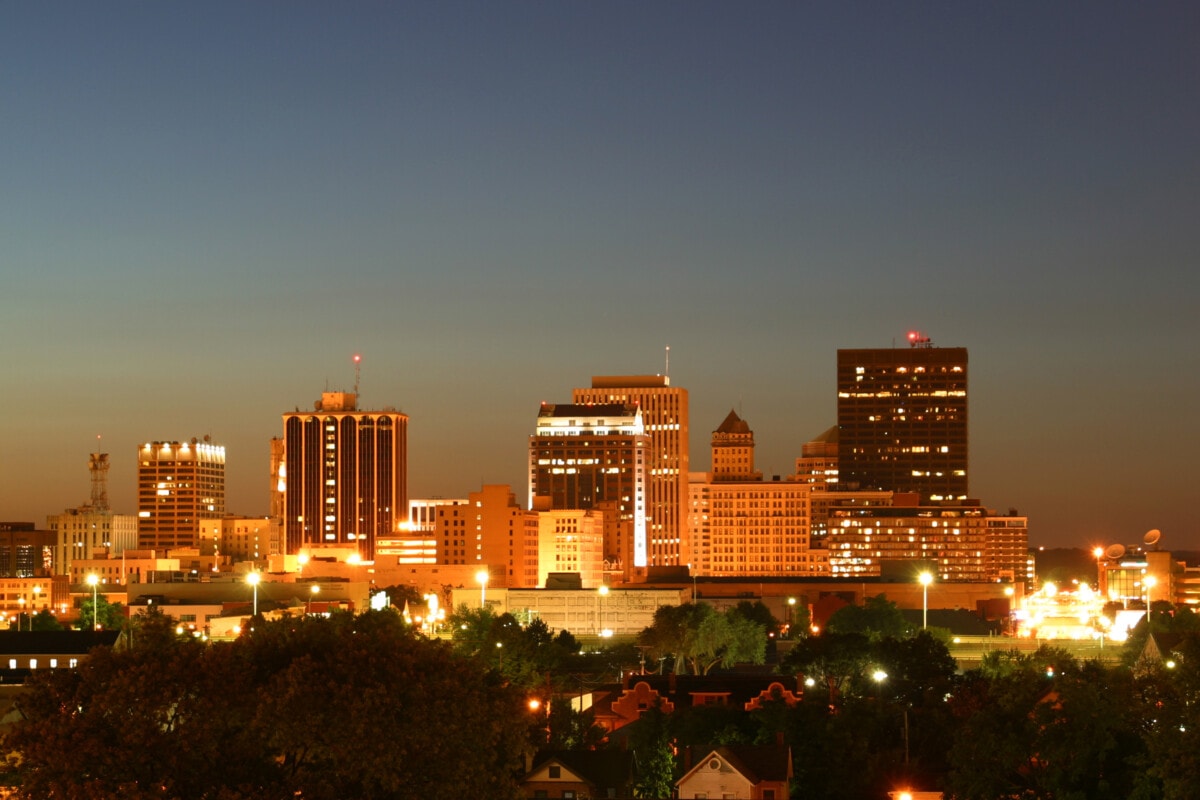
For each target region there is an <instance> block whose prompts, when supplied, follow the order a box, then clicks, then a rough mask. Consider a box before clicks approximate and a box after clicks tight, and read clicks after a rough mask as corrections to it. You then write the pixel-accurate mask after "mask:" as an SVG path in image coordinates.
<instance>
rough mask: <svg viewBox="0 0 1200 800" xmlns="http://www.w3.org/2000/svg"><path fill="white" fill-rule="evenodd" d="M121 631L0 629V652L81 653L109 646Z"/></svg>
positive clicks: (29, 653)
mask: <svg viewBox="0 0 1200 800" xmlns="http://www.w3.org/2000/svg"><path fill="white" fill-rule="evenodd" d="M120 633H121V632H120V631H0V655H2V656H25V655H47V656H50V655H61V656H68V655H84V654H86V653H87V652H88V651H90V650H91V649H92V648H94V647H100V646H105V647H112V645H113V643H114V642H116V641H117V637H118V636H119V635H120Z"/></svg>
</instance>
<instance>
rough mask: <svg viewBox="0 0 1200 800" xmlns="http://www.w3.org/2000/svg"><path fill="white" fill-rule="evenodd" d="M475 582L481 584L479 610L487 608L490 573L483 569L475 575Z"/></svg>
mask: <svg viewBox="0 0 1200 800" xmlns="http://www.w3.org/2000/svg"><path fill="white" fill-rule="evenodd" d="M475 580H476V581H477V582H478V583H479V608H480V609H484V608H487V582H488V571H487V570H486V569H481V570H479V572H476V573H475Z"/></svg>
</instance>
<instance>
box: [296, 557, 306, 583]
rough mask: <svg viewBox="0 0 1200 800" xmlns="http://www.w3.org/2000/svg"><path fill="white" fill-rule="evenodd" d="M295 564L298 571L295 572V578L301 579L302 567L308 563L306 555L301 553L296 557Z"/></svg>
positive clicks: (302, 575) (302, 574)
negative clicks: (297, 566)
mask: <svg viewBox="0 0 1200 800" xmlns="http://www.w3.org/2000/svg"><path fill="white" fill-rule="evenodd" d="M296 563H297V564H298V565H299V569H297V570H296V572H297V573H298V575H297V577H298V578H303V577H304V565H305V564H307V563H308V553H301V554H300V555H298V556H296Z"/></svg>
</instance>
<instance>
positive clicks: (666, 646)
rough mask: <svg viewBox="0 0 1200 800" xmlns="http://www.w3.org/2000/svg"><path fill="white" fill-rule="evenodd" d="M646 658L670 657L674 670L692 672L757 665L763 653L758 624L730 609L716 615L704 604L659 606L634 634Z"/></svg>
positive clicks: (764, 641) (761, 633)
mask: <svg viewBox="0 0 1200 800" xmlns="http://www.w3.org/2000/svg"><path fill="white" fill-rule="evenodd" d="M638 644H639V645H641V646H642V647H644V648H645V649H646V655H647V656H649V657H650V658H656V659H661V658H667V657H674V659H675V671H676V672H677V673H680V672H683V671H684V669H685V667H687V666H688V665H690V666H691V669H692V672H693V673H694V674H696V675H704V674H707V673H708V672H709V671H710V670H712V669H713V668H714V667H716V666H718V665H723V666H732V665H733V664H737V663H753V664H761V663H762V662H763V660H764V657H765V654H766V645H767V640H766V631H765V630H764V629H763V627H762V625H760V624H758V623H757V622H753V621H751V620H749V619H747V618H745V617H744V616H741V615H740V614H737V613H735V612H733V611H731V612H729V613H726V614H720V613H718V612H717V611H716V610H715V609H713V607H712V606H710V605H708V604H707V603H684V604H683V605H679V606H662V607H660V608H659V609H658V610H656V611H655V612H654V622H653V623H652V624H651V625H650V627H648V628H646V629H644V630H643V631H642V633H641V634H640V635H639V636H638Z"/></svg>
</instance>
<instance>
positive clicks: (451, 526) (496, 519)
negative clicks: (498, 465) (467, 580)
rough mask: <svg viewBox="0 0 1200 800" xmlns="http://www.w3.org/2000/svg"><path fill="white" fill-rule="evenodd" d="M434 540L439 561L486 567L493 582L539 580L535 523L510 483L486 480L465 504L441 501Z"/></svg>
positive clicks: (519, 584)
mask: <svg viewBox="0 0 1200 800" xmlns="http://www.w3.org/2000/svg"><path fill="white" fill-rule="evenodd" d="M433 508H434V510H435V517H434V522H433V530H432V537H431V538H432V539H433V541H434V544H435V547H436V552H437V556H436V559H437V563H438V564H446V565H455V564H461V565H473V566H475V567H478V568H483V569H486V570H487V571H488V584H489V585H490V586H497V587H508V588H513V589H525V588H533V587H535V586H537V585H538V567H537V563H538V562H537V559H538V545H537V526H536V525H531V524H530V520H529V518H530V516H531V514H530V512H529V511H526V510H525V509H523V508H521V506H519V505H518V504H517V498H516V495H514V494H513V492H512V487H510V486H509V485H508V484H485V485H484V486H483V487H482V488H481V489H480V490H479V491H478V492H471V493H470V495H468V497H467V500H466V502H465V503H453V504H446V503H443V504H439V505H437V506H434V507H433Z"/></svg>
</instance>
